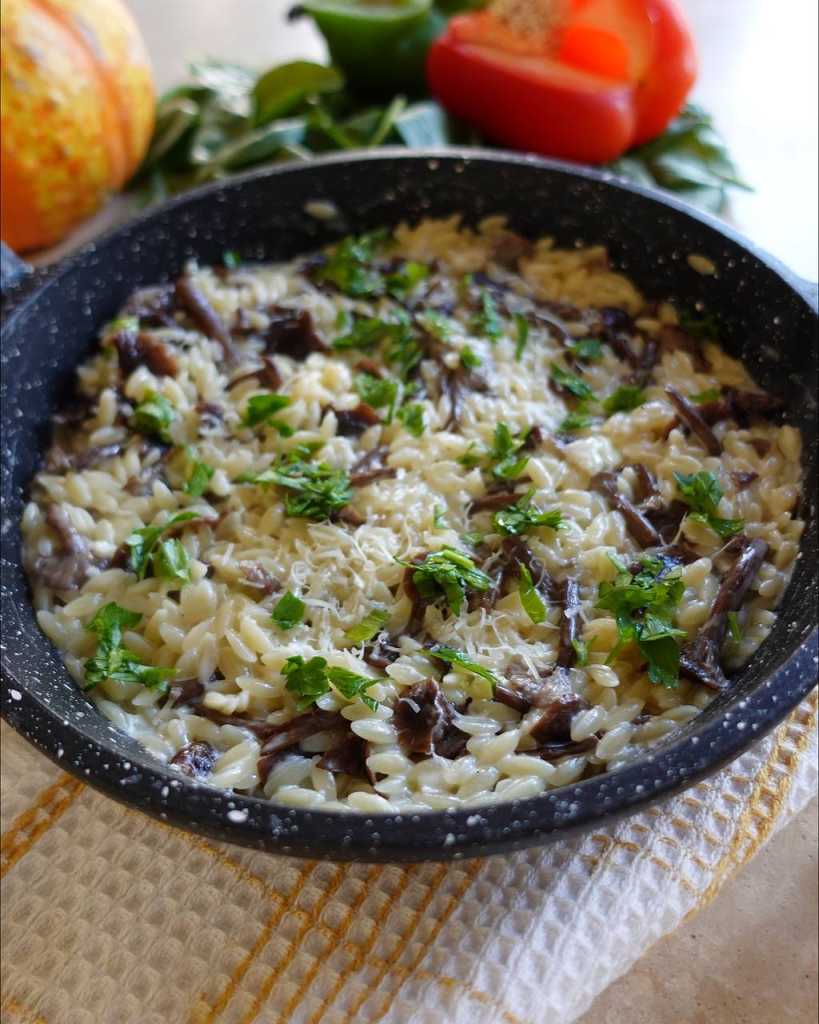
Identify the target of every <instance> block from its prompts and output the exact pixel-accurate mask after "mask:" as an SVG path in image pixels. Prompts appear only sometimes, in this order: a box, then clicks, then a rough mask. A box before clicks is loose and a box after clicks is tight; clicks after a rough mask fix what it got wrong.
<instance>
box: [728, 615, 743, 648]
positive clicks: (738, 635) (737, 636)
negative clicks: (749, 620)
mask: <svg viewBox="0 0 819 1024" xmlns="http://www.w3.org/2000/svg"><path fill="white" fill-rule="evenodd" d="M727 619H728V632H729V633H730V635H731V639H732V640H733V642H734V643H735V644H738V643H741V642H742V627H741V626H740V624H739V616H738V615H737V613H736V612H728V615H727Z"/></svg>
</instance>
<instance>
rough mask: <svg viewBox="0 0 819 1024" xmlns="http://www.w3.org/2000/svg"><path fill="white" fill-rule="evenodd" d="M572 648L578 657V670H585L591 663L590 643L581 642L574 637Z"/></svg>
mask: <svg viewBox="0 0 819 1024" xmlns="http://www.w3.org/2000/svg"><path fill="white" fill-rule="evenodd" d="M572 647H573V648H574V653H575V654H576V655H577V666H578V668H585V667H586V665H588V663H589V643H587V642H586V641H585V640H579V639H578V638H577V637H574V639H573V640H572Z"/></svg>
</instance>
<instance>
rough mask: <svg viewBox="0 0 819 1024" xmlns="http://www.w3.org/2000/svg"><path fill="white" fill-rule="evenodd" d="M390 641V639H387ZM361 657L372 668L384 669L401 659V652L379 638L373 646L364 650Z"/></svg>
mask: <svg viewBox="0 0 819 1024" xmlns="http://www.w3.org/2000/svg"><path fill="white" fill-rule="evenodd" d="M391 639H392V637H390V638H389V640H391ZM362 657H363V659H364V661H366V662H367V664H368V665H372V667H373V668H380V669H385V668H386V667H387V666H388V665H392V663H393V662H394V661H397V660H398V659H399V658H400V657H401V651H400V650H399V649H398V648H397V647H395V646H393V644H391V643H389V642H388V641H387V640H382V639H380V638H379V639H378V640H377V641H376V642H375V643H374V644H370V645H368V646H367V647H365V648H364V651H363V653H362Z"/></svg>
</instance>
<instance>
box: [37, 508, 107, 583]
mask: <svg viewBox="0 0 819 1024" xmlns="http://www.w3.org/2000/svg"><path fill="white" fill-rule="evenodd" d="M46 522H47V523H48V525H49V526H50V527H51V529H52V530H54V532H55V533H56V534H57V537H58V539H59V543H60V550H59V551H57V552H55V553H54V554H51V555H44V556H42V557H41V558H38V559H37V561H36V562H35V563H34V574H35V575H36V576H39V578H40V579H41V581H42V582H43V583H44V584H45V586H47V587H51V589H52V590H79V588H80V587H81V586H82V585H83V583H85V581H86V580H87V579H88V577H89V575H90V573H91V569H92V567H93V564H94V562H93V559H92V557H91V551H90V549H89V547H88V541H87V540H86V539H85V537H83V536H82V535H81V534H80V533H78V531H77V530H76V529H75V527H74V525H73V523H72V522H71V520H70V519H69V517H68V513H67V512H66V511H65V509H63V507H62V506H61V505H56V504H52V505H49V506H48V511H47V512H46Z"/></svg>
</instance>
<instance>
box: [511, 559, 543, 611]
mask: <svg viewBox="0 0 819 1024" xmlns="http://www.w3.org/2000/svg"><path fill="white" fill-rule="evenodd" d="M519 568H520V577H519V580H518V596H519V597H520V603H521V605H522V606H523V610H524V611H525V612H526V614H527V615H528V616H529V618H530V619H531V620H532V622H534V623H535V625H537V624H538V623H540V622H545V621H546V605H545V604H544V603H543V599H542V598H541V596H540V594H538V592H537V590H536V588H535V584H534V581H533V580H532V574H531V572H530V571H529V569H528V567H527V566H525V565H524V564H523V563H522V562H521V563H519Z"/></svg>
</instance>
